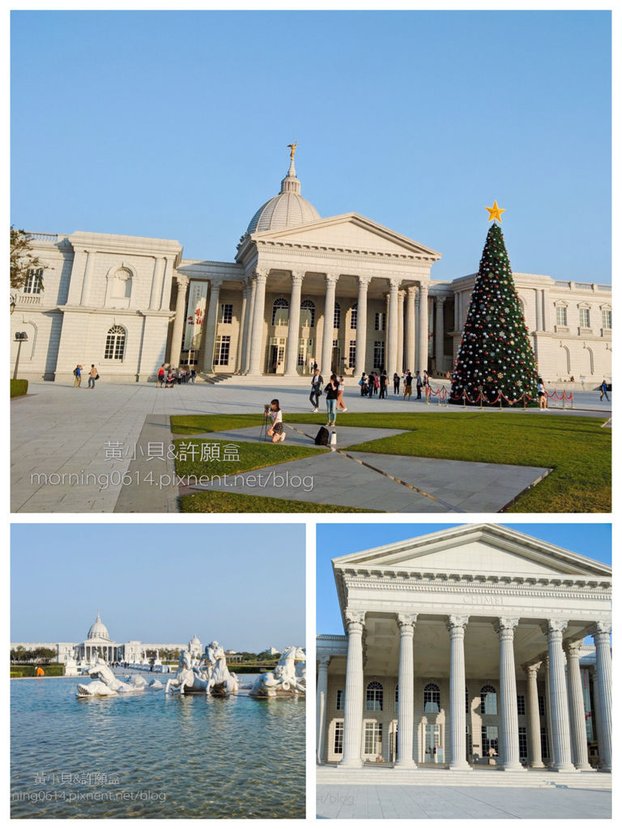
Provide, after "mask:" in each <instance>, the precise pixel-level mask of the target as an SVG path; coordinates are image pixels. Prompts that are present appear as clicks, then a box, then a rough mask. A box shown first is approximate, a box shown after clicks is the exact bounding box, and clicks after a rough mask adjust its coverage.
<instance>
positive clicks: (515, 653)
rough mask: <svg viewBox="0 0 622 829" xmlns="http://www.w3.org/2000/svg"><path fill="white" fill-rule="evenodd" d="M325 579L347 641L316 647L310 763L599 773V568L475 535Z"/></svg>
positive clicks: (604, 662) (605, 736) (602, 688)
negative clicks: (313, 757) (332, 585)
mask: <svg viewBox="0 0 622 829" xmlns="http://www.w3.org/2000/svg"><path fill="white" fill-rule="evenodd" d="M333 568H334V574H335V580H336V585H337V592H338V597H339V603H340V607H341V612H342V617H343V624H344V628H345V630H346V635H345V636H337V635H320V636H319V637H318V639H317V661H318V667H317V761H318V763H319V764H321V765H331V764H334V765H338V766H341V767H345V768H352V769H356V768H361V767H363V766H364V765H366V766H369V765H372V764H373V765H385V766H390V767H392V768H396V769H412V770H413V774H416V773H417V769H418V768H420V767H424V766H433V765H438V766H440V767H444V768H448V769H449V771H450V772H451V771H466V770H469V769H471V768H473V767H477V766H479V765H483V764H485V765H494V766H495V768H496V769H499V770H508V771H514V770H516V771H518V770H521V769H523V768H526V767H530V768H535V769H543V768H545V767H548V768H549V769H551V770H554V771H559V772H570V771H578V772H585V773H587V772H591V771H593V770H595V769H599V770H601V771H610V770H611V650H610V632H611V569H610V568H609V567H607V566H605V565H603V564H600V563H598V562H596V561H593V560H591V559H587V558H584V557H583V556H579V555H576V554H574V553H570V552H568V551H566V550H562V549H560V548H557V547H554V546H552V545H550V544H547V543H545V542H542V541H539V540H537V539H534V538H531V537H529V536H526V535H523V534H522V533H518V532H515V531H513V530H509V529H507V528H505V527H501V526H497V525H471V526H468V527H456V528H453V529H449V530H444V531H442V532H437V533H433V534H430V535H426V536H421V537H419V538H415V539H412V540H410V541H405V542H399V543H397V544H391V545H389V546H386V547H381V548H377V549H374V550H369V551H365V552H361V553H354V554H352V555H348V556H343V557H340V558H337V559H334V560H333ZM586 637H589V638H590V639H591V640H592V641H590V640H589V639H586ZM480 779H481V778H480ZM335 782H336V781H335ZM385 782H387V781H386V780H385Z"/></svg>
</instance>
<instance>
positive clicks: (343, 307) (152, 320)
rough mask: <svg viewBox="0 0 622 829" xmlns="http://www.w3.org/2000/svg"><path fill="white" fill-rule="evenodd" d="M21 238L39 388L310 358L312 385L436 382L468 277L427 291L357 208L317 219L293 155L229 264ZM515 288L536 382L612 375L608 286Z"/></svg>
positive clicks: (305, 366)
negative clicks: (374, 375)
mask: <svg viewBox="0 0 622 829" xmlns="http://www.w3.org/2000/svg"><path fill="white" fill-rule="evenodd" d="M31 236H32V244H33V253H34V254H35V255H37V256H38V257H39V258H40V259H41V261H42V262H43V263H44V264H45V266H46V267H45V269H44V270H43V271H41V272H34V271H33V272H32V273H31V275H30V276H29V278H28V280H27V282H26V284H25V285H24V286H23V288H22V289H20V290H19V291H15V292H14V294H13V298H12V307H13V308H14V313H13V316H12V331H13V334H15V333H25V334H27V335H28V339H27V341H23V342H22V345H21V352H20V376H23V377H31V378H38V379H40V378H44V379H47V380H54V379H59V380H64V381H67V380H70V379H72V371H73V369H74V367H75V366H76V364H78V363H79V364H82V365H84V366H85V368H87V369H88V368H89V367H90V365H91V364H95V365H97V367H98V369H100V375H101V379H102V380H104V381H105V380H116V381H126V382H133V381H137V382H138V381H141V380H148V379H153V378H154V376H155V374H156V372H157V369H158V367H159V366H160V365H161V364H162V363H169V364H171V365H173V366H188V367H193V368H195V369H196V370H197V371H198V372H199V373H202V374H206V375H223V374H225V375H226V374H236V375H240V376H249V377H251V378H253V377H255V378H257V377H260V376H262V375H281V376H284V377H286V378H289V379H290V380H291V381H295V380H296V378H298V377H300V376H303V375H306V374H309V373H310V372H311V368H312V366H313V364H314V363H317V365H318V366H319V367H320V369H321V371H322V372H323V374H324V376H325V377H326V376H327V375H328V374H329V372H330V371H331V370H335V371H337V372H339V373H343V374H346V375H360V373H361V372H362V371H364V370H365V371H370V370H371V369H374V368H375V369H380V368H385V369H386V370H387V371H388V372H389V374H392V373H393V372H394V371H398V372H402V371H405V370H408V369H410V370H411V371H413V372H414V371H415V370H417V369H419V370H423V369H425V368H427V369H429V370H430V371H431V372H432V373H434V374H436V375H444V374H446V373H447V372H448V371H450V370H451V368H452V365H453V361H454V358H455V355H456V353H457V349H458V346H459V344H460V339H461V334H462V328H463V325H464V322H465V320H466V314H467V311H468V305H469V301H470V295H471V291H472V288H473V283H474V279H475V276H474V275H470V276H465V277H461V278H458V279H455V280H453V281H449V282H446V281H443V282H441V281H434V280H433V279H432V268H433V265H434V263H435V262H436V261H438V260H439V259H440V257H441V254H440V253H438V252H437V251H435V250H432V249H431V248H429V247H426V246H425V245H422V244H421V243H419V242H416V241H414V240H413V239H409V238H407V237H405V236H403V235H401V234H399V233H396V232H394V231H392V230H390V229H389V228H386V227H383V226H381V225H379V224H377V223H376V222H374V221H372V220H371V219H368V218H366V217H364V216H361V215H359V214H358V213H347V214H343V215H339V216H331V217H328V218H322V217H320V215H319V213H318V212H317V210H316V209H315V207H313V205H312V204H310V203H309V202H308V201H307V200H306V199H304V198H303V196H302V194H301V183H300V180H299V179H298V177H297V175H296V169H295V166H294V158H293V154H292V157H291V158H290V166H289V170H288V172H287V175H286V176H285V178H283V180H282V182H281V187H280V192H279V193H278V194H277V195H276V196H274V197H273V198H271V199H269V200H268V201H267V202H266V203H265V204H263V205H262V206H261V207H260V208H259V210H258V211H257V212H256V213H255V215H254V216H253V217H252V219H251V221H250V223H249V225H248V227H247V229H246V231H245V232H244V234H243V235H242V237H241V239H240V242H239V244H238V247H237V251H236V255H235V258H234V261H232V262H217V261H211V260H189V259H184V258H183V255H182V254H183V250H182V247H181V245H180V244H179V242H177V241H172V240H162V239H151V238H142V237H132V236H118V235H110V234H100V233H85V232H82V231H78V232H75V233H71V234H46V233H33V234H31ZM514 278H515V282H516V286H517V289H518V292H519V295H520V298H521V301H522V304H523V307H524V310H525V315H526V321H527V324H528V326H529V329H530V331H531V334H532V340H533V344H534V349H535V352H536V357H537V360H538V365H539V368H540V373H541V374H542V375H543V376H544V377H545V379H546V380H548V381H551V382H557V381H567V380H569V379H570V378H574V379H575V380H576V381H579V380H580V378H583V379H584V380H586V381H590V382H591V381H597V380H598V381H600V380H602V379H603V377H606V378H610V377H611V315H612V307H611V289H610V287H609V286H606V285H596V284H593V283H589V282H585V283H583V282H581V283H579V282H572V281H567V282H560V281H555V280H553V279H552V278H551V277H549V276H545V275H536V274H521V273H515V274H514ZM12 339H14V337H13V338H12ZM12 347H13V354H12V358H13V363H14V362H15V359H16V357H17V349H18V345H17V342H15V341H14V342H13V344H12Z"/></svg>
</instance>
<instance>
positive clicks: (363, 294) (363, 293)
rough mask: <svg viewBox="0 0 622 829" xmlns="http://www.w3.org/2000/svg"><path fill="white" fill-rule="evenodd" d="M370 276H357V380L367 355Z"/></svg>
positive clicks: (363, 368) (362, 370) (363, 367)
mask: <svg viewBox="0 0 622 829" xmlns="http://www.w3.org/2000/svg"><path fill="white" fill-rule="evenodd" d="M370 282H371V277H370V276H359V295H358V302H357V311H356V368H355V373H356V375H357V378H360V376H361V374H362V373H363V372H364V371H365V355H366V353H367V289H368V287H369V283H370Z"/></svg>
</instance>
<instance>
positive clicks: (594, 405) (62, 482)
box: [11, 378, 611, 513]
mask: <svg viewBox="0 0 622 829" xmlns="http://www.w3.org/2000/svg"><path fill="white" fill-rule="evenodd" d="M308 393H309V389H308V388H307V387H306V386H302V385H296V386H293V387H287V386H283V385H282V384H281V385H279V386H278V387H276V386H275V387H274V388H272V387H271V385H270V381H269V380H268V379H267V378H266V379H265V380H264V381H263V382H262V384H261V385H259V386H252V385H246V384H243V383H237V382H227V383H223V384H208V383H196V384H195V385H178V386H174V387H173V388H172V389H159V388H156V387H155V385H154V384H153V383H148V384H147V383H137V384H111V383H98V384H97V387H96V388H95V389H94V390H89V389H87V388H85V387H84V386H83V387H82V388H78V389H75V388H73V387H72V386H71V385H69V384H61V383H46V382H31V383H30V387H29V393H28V395H27V396H25V397H22V398H16V399H15V400H13V401H12V404H11V451H12V466H11V484H12V486H11V505H12V507H11V508H12V511H13V512H42V513H47V512H68V513H71V512H113V511H124V512H125V511H129V512H156V513H158V512H174V511H176V509H177V505H176V498H177V495H178V492H179V487H178V486H176V485H171V486H166V485H162V484H158V483H155V484H147V485H144V484H143V483H142V482H143V481H144V476H142V473H144V472H146V471H151V470H154V469H155V464H154V463H151V464H150V465H149V466H148V467H147V462H148V460H149V459H147V461H143V463H142V469H141V468H140V466H141V462H140V458H137V457H136V448H137V446H139V445H140V444H141V443H142V444H144V442H145V441H158V440H159V441H170V438H171V434H170V429H169V426H168V416H169V415H171V414H179V415H200V414H228V413H237V414H247V413H257V412H259V413H260V412H261V411H262V410H263V405H264V404H265V403H266V402H268V401H269V400H270V399H271V398H272V397H275V396H276V397H278V398H279V399H280V401H281V407H282V409H283V411H284V415H285V422H286V424H287V423H289V424H294V425H295V423H296V420H295V415H296V413H308V412H309V411H310V410H311V407H310V404H309V401H308ZM345 399H346V404H347V406H348V409H349V410H350V411H352V412H381V411H386V412H415V413H417V414H421V415H422V416H425V414H426V413H428V412H438V411H446V412H448V413H451V416H454V417H460V416H462V412H463V409H462V407H460V406H449V407H447V408H442V409H441V408H439V407H438V406H436V405H435V404H431V405H429V406H428V405H426V404H425V403H424V402H423V401H416V400H414V399H413V400H411V401H404V400H403V399H402V398H401V397H393V396H392V395H390V396H389V398H388V399H386V400H378V399H377V398H374V399H372V400H369V399H367V398H361V396H360V394H359V393H358V388H357V387H356V386H352V387H350V388H347V389H346V395H345ZM321 404H323V400H322V401H321ZM471 411H472V410H471ZM519 411H523V410H522V409H520V410H519ZM528 411H529V413H530V414H531V415H532V416H534V417H547V416H548V415H547V413H539V412H538V411H537V410H528ZM551 411H553V410H551ZM555 412H556V413H562V410H561V409H555ZM610 413H611V404H610V403H607V402H603V403H601V402H600V401H599V399H598V393H597V392H577V393H576V395H575V408H574V409H573V410H569V409H566V410H565V412H564V414H565V416H569V417H571V416H573V415H583V416H586V415H587V416H590V415H592V416H599V417H603V416H605V417H608V416H609V415H610ZM512 414H513V411H507V412H503V413H499V412H494V411H490V416H497V417H499V416H502V417H506V416H508V417H511V416H512ZM347 418H348V414H339V415H338V418H337V432H338V435H339V433H340V431H341V433H342V434H347ZM301 428H302V429H304V430H306V432H307V435H306V436H304V434H303V436H301V435H300V434H299V435H298V436H294V433H293V432H292V431H291V430H289V436H290V439H291V440H292V442H296V441H298V442H300V443H303V442H304V440H306V439H307V438H308V436H309V434H310V431H309V430H310V429H313V428H314V427H309V426H308V425H307V426H304V427H301ZM242 431H244V430H242ZM248 431H252V430H248ZM353 431H355V432H356V433H357V434H356V435H354V434H353V435H352V436H351V439H347V440H343V441H342V444H340V445H339V448H340V449H342V448H343V449H346V450H347V445H348V444H350V445H351V444H353V443H356V442H358V441H359V440H361V439H362V440H365V439H370V438H371V437H372V432H373V437H374V438H375V437H382V436H383V432H384V430H369V431H368V430H365V429H363V430H359V429H356V430H353ZM365 433H367V434H368V435H369V437H367V435H366V434H365ZM227 434H228V433H227ZM210 437H213V438H215V435H214V434H210ZM225 439H227V438H225ZM238 439H239V440H243V439H244V435H242V434H239V435H238ZM357 454H359V453H347V451H346V453H345V454H338V455H337V456H335V454H332V453H331V454H327V453H324V454H323V455H322V456H320V454H318V456H317V457H313V458H310V459H309V460H308V461H306V462H304V463H303V462H300V461H295V462H291V463H288V464H285V465H283V464H282V465H280V466H279V467H276V468H275V469H279V471H282V470H283V468H284V466H287V467H288V468H289V469H290V470H292V471H293V470H294V467H293V464H300V470H297V471H301V470H303V471H304V472H305V474H307V475H309V474H313V463H315V464H324V466H323V467H322V470H321V474H322V475H323V474H324V471H323V470H324V469H328V466H329V465H331V464H332V469H331V472H332V470H334V471H335V474H334V475H333V476H332V477H333V479H334V480H333V484H330V480H329V479H330V477H331V476H327V477H326V491H328V495H327V494H326V491H325V492H324V494H323V495H322V496H321V497H323V498H327V499H328V500H326V501H325V502H326V503H339V502H338V501H332V500H331V498H332V497H333V495H332V488H333V485H334V486H335V487H339V488H341V490H343V486H342V482H341V481H340V480H339V479H340V477H341V475H342V473H341V471H340V470H337V468H336V467H337V465H339V464H341V465H342V466H343V464H345V463H347V464H348V473H347V474H348V476H350V474H354V471H356V473H357V475H358V476H359V477H360V480H359V481H358V483H359V484H360V486H361V491H360V493H359V494H360V495H361V497H362V496H363V488H364V487H367V492H368V495H369V493H372V494H373V491H376V492H378V493H379V492H380V490H386V497H387V498H388V501H386V502H385V498H383V497H380V495H378V496H377V497H376V506H375V507H374V506H373V498H371V497H366V498H364V501H365V503H363V502H360V503H359V504H352V506H362V507H366V508H369V509H372V508H376V509H380V510H383V509H388V508H389V507H390V511H396V509H397V507H396V506H395V505H394V504H393V499H394V497H397V495H398V494H399V499H400V507H399V510H403V511H407V512H417V511H422V512H439V511H440V512H447V511H455V512H464V511H482V512H483V511H494V510H495V503H488V504H485V503H484V502H483V501H482V503H481V504H477V503H473V501H472V500H470V501H468V502H467V499H466V498H464V497H462V498H461V497H460V491H459V489H460V487H458V489H456V487H455V486H453V484H455V483H456V480H455V479H456V473H457V470H458V469H459V468H460V467H464V469H465V474H467V476H468V477H469V481H470V483H471V484H472V481H473V480H474V479H473V475H472V472H473V469H471V470H468V471H467V470H466V467H467V466H468V467H472V468H476V467H482V469H481V470H480V471H481V474H482V475H483V477H482V478H481V487H480V489H481V491H482V492H484V491H490V489H491V488H494V487H496V484H495V483H494V476H495V474H496V473H501V472H502V470H500V469H497V470H494V469H484V467H492V466H494V465H489V464H461V463H459V462H454V461H431V460H430V459H427V460H426V463H423V460H424V459H416V460H417V465H418V470H417V476H416V478H414V479H408V473H409V470H408V469H405V468H404V459H402V458H400V456H388V455H384V456H379V455H374V456H373V457H366V456H361V457H358V458H357V457H355V456H356V455H357ZM346 455H349V457H346ZM367 461H369V464H368V465H367V466H366V465H365V463H366V462H367ZM443 464H445V465H454V466H448V467H447V474H444V473H442V465H443ZM371 466H373V467H374V469H371V468H370V467H371ZM426 467H427V470H426ZM512 469H513V470H516V469H521V470H523V472H525V474H527V476H531V478H530V479H529V480H527V481H526V482H525V483H524V485H523V483H522V482H519V483H520V486H519V487H518V491H521V490H522V489H523V488H524V486H527V485H529V484H530V483H533V482H534V481H535V480H536V479H537V478H538V477H540V476H542V475H543V474H545V473H546V470H544V471H543V470H540V469H536V468H533V469H531V471H529V469H530V468H526V467H512ZM353 470H354V471H353ZM163 472H164V473H165V475H164V477H165V478H166V476H167V475H168V476H172V472H173V469H172V461H170V460H168V461H166V462H165V463H163V464H162V466H161V467H159V468H158V474H161V473H163ZM439 472H440V473H442V474H440V479H439ZM478 474H479V473H478ZM124 475H125V476H126V484H127V480H128V478H127V476H128V475H131V476H137V477H136V480H138V479H139V480H140V481H141V486H132V485H131V479H130V486H127V485H126V486H123V484H124V480H123V476H124ZM486 476H488V477H486ZM458 477H460V476H459V475H458ZM497 477H498V476H497ZM363 478H365V480H363ZM395 479H399V481H398V482H396V480H395ZM349 486H350V487H352V484H349ZM452 486H453V488H452ZM472 488H473V486H471V489H472ZM122 490H123V492H122ZM254 494H262V495H269V494H275V493H274V492H268V491H263V492H261V493H259V492H257V491H256V492H255V493H254ZM276 494H277V495H280V497H295V498H296V499H297V500H301V498H300V491H299V492H298V493H292V492H289V493H285V492H284V491H283V490H281V491H280V493H276ZM493 494H494V493H493ZM516 494H518V492H516V493H511V492H501V491H499V492H498V493H497V494H496V496H495V497H497V499H498V501H499V502H501V501H503V502H506V501H508V500H511V499H512V497H515V495H516ZM120 496H121V497H120ZM309 500H316V501H317V500H319V499H318V498H315V499H313V498H310V499H309ZM402 502H403V503H402ZM345 505H346V506H348V505H349V504H345ZM387 505H388V506H387ZM499 508H500V504H499V503H498V504H497V505H496V509H499Z"/></svg>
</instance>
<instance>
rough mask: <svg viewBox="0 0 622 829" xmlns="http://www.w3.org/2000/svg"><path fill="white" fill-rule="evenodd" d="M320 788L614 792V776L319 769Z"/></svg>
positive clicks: (525, 772) (534, 772)
mask: <svg viewBox="0 0 622 829" xmlns="http://www.w3.org/2000/svg"><path fill="white" fill-rule="evenodd" d="M316 780H317V784H318V785H345V786H353V785H367V786H471V787H472V786H494V787H509V788H539V789H540V788H570V789H594V790H605V791H608V790H610V789H611V775H610V774H606V773H600V772H596V771H587V772H570V773H568V772H552V771H536V770H525V771H501V770H492V769H473V770H472V771H449V770H447V769H412V770H406V769H392V768H381V769H379V768H362V769H342V768H337V767H334V766H332V767H326V766H323V767H320V768H318V769H317V778H316Z"/></svg>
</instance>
